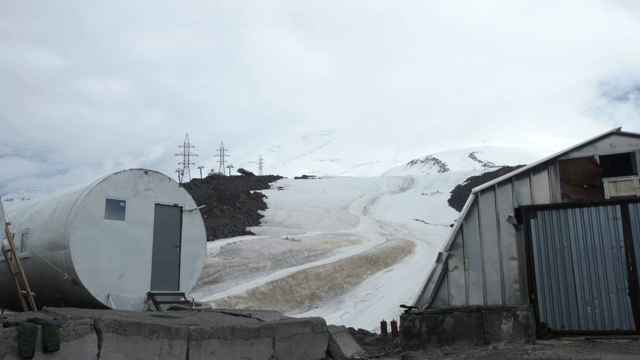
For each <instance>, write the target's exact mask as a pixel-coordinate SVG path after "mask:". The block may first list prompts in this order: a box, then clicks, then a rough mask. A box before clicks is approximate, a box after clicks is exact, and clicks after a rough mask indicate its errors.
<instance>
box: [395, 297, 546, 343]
mask: <svg viewBox="0 0 640 360" xmlns="http://www.w3.org/2000/svg"><path fill="white" fill-rule="evenodd" d="M534 323H535V321H534V318H533V310H532V308H531V307H530V306H524V305H523V306H469V307H455V308H454V307H451V308H443V309H424V310H413V311H410V312H408V313H404V314H402V315H401V316H400V334H401V344H402V348H403V349H406V350H423V349H428V348H433V347H440V346H470V345H484V344H495V343H522V344H524V343H531V342H533V341H535V328H534Z"/></svg>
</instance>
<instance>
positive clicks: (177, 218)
mask: <svg viewBox="0 0 640 360" xmlns="http://www.w3.org/2000/svg"><path fill="white" fill-rule="evenodd" d="M181 245H182V208H181V207H180V206H175V205H162V204H156V206H155V213H154V217H153V251H152V260H151V290H152V291H178V290H180V250H181Z"/></svg>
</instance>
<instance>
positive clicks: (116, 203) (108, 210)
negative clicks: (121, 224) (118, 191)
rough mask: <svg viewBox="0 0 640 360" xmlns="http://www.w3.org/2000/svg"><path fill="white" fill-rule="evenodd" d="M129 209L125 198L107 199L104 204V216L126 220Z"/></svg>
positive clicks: (108, 218)
mask: <svg viewBox="0 0 640 360" xmlns="http://www.w3.org/2000/svg"><path fill="white" fill-rule="evenodd" d="M126 210H127V202H126V201H124V200H117V199H107V201H106V202H105V205H104V218H105V219H106V220H118V221H124V217H125V213H126Z"/></svg>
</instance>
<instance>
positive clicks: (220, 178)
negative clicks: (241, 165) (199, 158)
mask: <svg viewBox="0 0 640 360" xmlns="http://www.w3.org/2000/svg"><path fill="white" fill-rule="evenodd" d="M279 179H282V176H277V175H265V176H242V175H240V176H224V175H211V176H207V177H206V178H204V179H192V180H191V181H190V182H188V183H184V184H182V186H183V187H184V188H185V189H186V190H187V191H188V192H189V194H191V197H193V200H195V202H196V204H198V206H201V205H205V207H204V208H202V209H200V213H201V214H202V218H203V220H204V226H205V228H206V231H207V240H209V241H213V240H217V239H226V238H230V237H234V236H240V235H253V233H252V232H251V231H247V227H250V226H258V225H260V219H261V218H262V217H263V216H262V215H261V214H260V213H258V211H260V210H266V209H267V204H266V203H265V201H264V198H265V197H266V196H265V195H264V194H262V193H260V192H257V191H254V190H264V189H269V188H270V187H271V185H270V183H272V182H274V181H276V180H279Z"/></svg>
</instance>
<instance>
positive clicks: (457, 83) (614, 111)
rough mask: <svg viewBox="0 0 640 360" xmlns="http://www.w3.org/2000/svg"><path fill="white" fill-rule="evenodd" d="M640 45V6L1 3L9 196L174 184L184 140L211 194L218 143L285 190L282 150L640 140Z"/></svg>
mask: <svg viewBox="0 0 640 360" xmlns="http://www.w3.org/2000/svg"><path fill="white" fill-rule="evenodd" d="M639 43H640V5H638V3H637V2H635V1H626V0H617V1H616V0H612V1H611V0H609V1H604V0H602V1H597V0H587V1H577V0H576V1H571V0H569V1H563V2H558V1H552V0H541V1H506V0H505V1H500V0H498V1H470V0H469V1H464V0H463V1H455V2H443V1H377V0H371V1H364V0H362V1H356V0H348V1H314V0H295V1H294V0H291V1H275V0H274V1H271V0H270V1H237V0H233V1H231V0H229V1H139V0H132V1H110V2H99V3H95V2H77V1H56V2H47V1H29V2H25V1H22V2H16V1H8V0H0V167H2V169H3V171H2V172H0V196H1V195H4V194H8V193H15V192H19V191H33V190H37V189H42V188H51V189H55V188H58V187H62V186H67V185H73V184H77V183H80V182H85V181H91V180H94V179H95V178H96V177H98V176H101V175H104V174H107V173H110V172H114V171H119V170H122V169H126V168H134V167H145V168H150V169H153V170H158V171H161V172H164V173H166V174H168V175H170V176H174V177H175V175H176V173H175V170H176V169H177V168H178V167H179V166H180V165H179V164H178V163H179V162H180V161H181V160H182V158H181V157H179V156H175V154H178V153H181V151H182V148H179V147H178V146H179V145H182V144H183V141H184V139H185V134H187V133H188V134H189V139H190V144H191V145H194V146H195V148H190V150H191V151H192V152H193V153H195V154H197V155H198V156H197V157H193V158H192V159H191V161H193V163H194V164H193V165H192V167H191V169H192V170H191V176H192V177H197V176H198V175H197V172H198V170H197V169H196V167H197V166H200V165H201V166H204V167H205V168H204V171H205V173H206V172H208V170H211V169H214V170H217V169H218V164H217V162H216V161H217V160H218V159H219V157H216V156H215V155H216V154H218V153H217V149H218V148H219V147H220V145H221V143H222V142H224V147H225V148H226V149H227V150H228V152H227V154H228V155H229V156H228V157H227V158H225V160H227V162H228V163H231V164H233V165H234V167H235V169H237V168H239V167H247V168H252V169H254V170H255V168H256V166H257V165H256V162H257V160H258V156H259V155H264V162H265V172H268V173H272V172H273V171H270V169H269V166H271V165H278V164H276V163H275V162H276V160H275V159H282V158H283V157H282V154H285V153H287V152H290V150H288V148H287V147H286V146H279V145H278V144H282V143H291V142H295V143H297V144H298V145H300V146H304V145H305V144H306V143H305V141H306V140H308V135H309V134H331V133H332V132H335V131H337V132H339V133H341V134H346V135H345V136H347V137H348V139H349V141H348V148H346V149H345V147H344V146H345V145H344V142H338V143H336V144H335V145H333V146H332V145H328V146H326V148H325V149H324V151H325V152H326V153H329V154H334V155H333V157H334V158H340V157H342V156H345V154H346V153H349V154H353V153H357V154H358V155H357V156H358V157H359V158H360V159H359V162H356V161H355V160H354V161H352V163H351V164H352V165H353V164H356V163H359V164H364V165H366V164H369V163H371V161H374V160H375V159H378V158H380V157H383V156H385V155H384V154H388V153H390V152H396V153H397V154H399V155H402V156H407V157H409V158H406V159H402V158H401V157H400V156H397V157H389V162H388V163H389V164H390V163H392V162H398V161H409V160H411V159H412V158H411V157H413V156H419V155H425V154H429V153H431V152H434V151H441V150H445V149H451V148H456V147H463V146H469V145H477V144H492V145H495V144H509V145H514V144H516V145H523V146H533V147H541V148H548V149H549V150H550V151H558V150H561V149H563V148H565V147H567V146H570V145H573V144H575V143H577V142H580V141H582V140H585V139H586V138H589V137H592V136H596V135H598V134H600V133H602V132H605V131H608V130H610V129H612V128H615V127H619V126H621V127H623V130H626V131H632V132H640V46H638V45H637V44H639ZM404 148H406V149H409V148H410V149H411V151H407V152H402V151H400V150H401V149H404ZM269 149H270V150H269ZM296 149H298V148H297V147H296ZM398 151H400V152H398ZM301 159H302V160H301V161H300V162H299V163H305V161H304V157H301ZM277 161H280V160H277ZM308 162H309V161H306V163H308ZM335 164H336V163H335V162H334V163H333V165H334V167H332V168H330V169H329V170H327V171H328V172H334V173H335V174H339V175H351V174H353V173H352V171H351V169H352V168H353V166H352V167H350V168H348V169H346V170H345V169H339V168H335ZM385 164H387V163H385ZM295 166H298V165H295ZM272 169H273V170H278V169H284V168H283V167H277V166H273V167H272ZM313 169H317V167H316V168H313ZM298 170H299V172H302V171H305V170H306V169H303V168H300V169H298V168H295V167H294V166H293V165H292V166H289V167H288V168H287V171H289V172H291V173H290V174H289V173H287V174H281V175H285V176H291V175H298V173H296V172H298ZM354 175H362V173H359V174H354ZM367 175H369V174H367Z"/></svg>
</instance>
